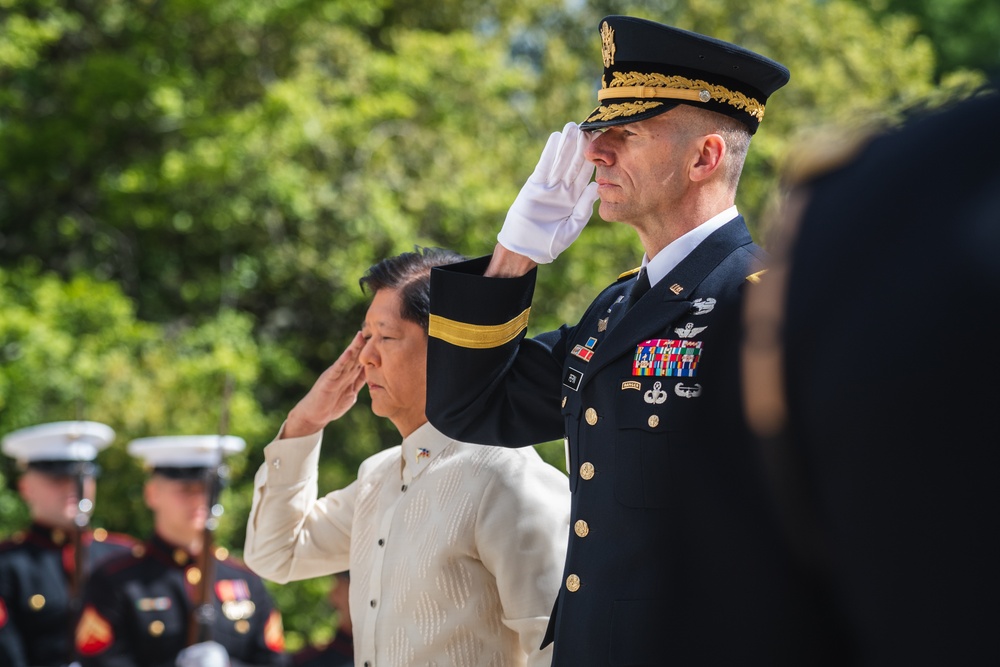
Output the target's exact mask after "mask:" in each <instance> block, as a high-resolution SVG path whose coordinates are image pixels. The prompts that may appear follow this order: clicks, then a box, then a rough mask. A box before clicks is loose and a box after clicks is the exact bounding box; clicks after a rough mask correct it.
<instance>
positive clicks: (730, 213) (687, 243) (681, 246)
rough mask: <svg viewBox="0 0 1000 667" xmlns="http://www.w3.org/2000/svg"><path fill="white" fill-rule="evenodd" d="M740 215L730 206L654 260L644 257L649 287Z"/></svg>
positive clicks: (680, 238) (668, 247) (673, 242)
mask: <svg viewBox="0 0 1000 667" xmlns="http://www.w3.org/2000/svg"><path fill="white" fill-rule="evenodd" d="M738 215H739V211H737V210H736V207H735V206H730V207H729V208H727V209H726V210H725V211H723V212H722V213H719V214H718V215H715V216H713V217H711V218H709V219H708V220H706V221H705V222H703V223H702V224H700V225H698V226H697V227H695V228H694V229H692V230H691V231H689V232H688V233H687V234H684V235H683V236H681V237H679V238H677V239H674V240H673V241H671V242H670V244H669V245H667V247H666V248H664V249H663V250H661V251H660V252H658V253H656V256H655V257H653V259H649V258H647V257H646V256H645V255H643V256H642V266H644V267H646V275H648V276H649V285H650V287H652V286H653V285H655V284H656V283H658V282H659V281H661V280H663V277H664V276H666V275H667V274H668V273H670V272H671V271H673V270H674V268H676V267H677V265H678V264H680V263H681V261H682V260H683V259H684V258H685V257H687V256H688V255H689V254H691V251H692V250H694V249H695V248H697V247H698V244H699V243H701V242H702V241H704V240H705V239H707V238H708V236H709V234H711V233H712V232H714V231H715V230H716V229H718V228H719V227H722V226H723V225H724V224H726V223H727V222H729V221H730V220H732V219H733V218H735V217H736V216H738Z"/></svg>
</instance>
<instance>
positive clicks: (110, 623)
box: [76, 536, 287, 667]
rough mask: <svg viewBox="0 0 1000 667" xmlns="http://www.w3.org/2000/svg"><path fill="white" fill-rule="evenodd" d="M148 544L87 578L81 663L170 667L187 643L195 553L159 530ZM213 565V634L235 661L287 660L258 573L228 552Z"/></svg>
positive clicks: (80, 637) (105, 666) (277, 622)
mask: <svg viewBox="0 0 1000 667" xmlns="http://www.w3.org/2000/svg"><path fill="white" fill-rule="evenodd" d="M143 546H144V547H145V548H144V549H142V550H141V551H139V553H138V554H136V555H128V556H123V557H120V558H115V559H112V560H109V561H107V562H106V563H104V564H103V565H102V566H101V567H100V568H98V569H97V570H96V571H95V572H94V574H93V576H91V578H90V580H89V581H88V582H87V591H86V594H85V596H84V607H83V615H82V617H81V620H80V625H79V626H78V627H77V631H76V647H77V651H78V653H79V656H80V663H81V665H83V667H140V666H141V667H173V665H174V660H175V658H176V657H177V654H178V653H180V651H181V649H183V648H184V646H185V645H186V641H187V632H188V618H189V615H190V610H191V606H192V602H191V599H192V596H193V594H194V585H193V583H196V581H197V579H196V578H195V577H192V571H193V570H197V567H196V565H195V562H194V559H193V558H192V557H191V556H190V555H189V554H188V553H187V552H186V551H184V550H182V549H178V548H176V547H174V546H172V545H170V544H168V543H167V542H165V541H164V540H162V539H160V538H159V537H157V536H154V537H153V538H152V539H151V540H149V541H148V542H146V543H145V544H144V545H143ZM214 568H215V586H214V587H213V588H214V591H215V600H214V604H215V624H214V626H213V636H212V640H213V641H216V642H218V643H220V644H222V645H223V646H224V647H225V648H226V650H227V651H228V653H229V657H230V660H231V662H232V665H233V667H239V666H241V665H284V664H286V662H287V656H286V655H284V654H283V653H282V650H283V644H284V636H283V632H282V628H281V619H280V615H278V612H277V611H276V610H275V609H274V607H273V604H272V601H271V597H270V595H269V594H268V592H267V590H266V589H265V588H264V584H263V582H262V581H261V579H260V577H258V576H257V575H256V574H254V573H252V572H251V571H250V570H248V569H246V568H245V567H244V566H242V565H241V564H239V563H237V562H236V561H234V560H232V559H229V558H227V559H225V560H218V559H216V560H215V563H214Z"/></svg>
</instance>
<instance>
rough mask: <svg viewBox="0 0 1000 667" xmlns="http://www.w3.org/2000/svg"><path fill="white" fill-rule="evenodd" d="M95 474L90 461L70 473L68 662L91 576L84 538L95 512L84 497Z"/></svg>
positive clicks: (88, 500)
mask: <svg viewBox="0 0 1000 667" xmlns="http://www.w3.org/2000/svg"><path fill="white" fill-rule="evenodd" d="M94 474H95V470H94V464H93V463H91V462H89V461H79V462H77V464H76V465H75V467H74V470H73V478H74V481H75V482H76V516H74V517H73V530H72V531H71V533H70V538H71V541H72V545H73V572H72V574H71V575H70V579H69V633H70V643H69V646H70V649H69V650H70V659H72V658H73V646H74V644H75V633H76V621H77V619H78V618H79V617H80V612H81V610H82V609H81V608H82V606H83V589H84V587H85V586H86V584H87V575H89V574H90V572H89V567H88V565H89V563H88V561H89V555H90V545H89V544H88V543H87V541H86V540H85V539H84V535H85V533H86V532H87V527H88V526H89V525H90V514H91V513H92V512H93V511H94V503H93V502H92V501H91V500H90V499H89V498H87V497H86V481H87V478H88V477H91V476H93V475H94Z"/></svg>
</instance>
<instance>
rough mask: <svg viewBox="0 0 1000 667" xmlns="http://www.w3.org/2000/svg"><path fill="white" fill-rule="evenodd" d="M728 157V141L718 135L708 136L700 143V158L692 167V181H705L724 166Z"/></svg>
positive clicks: (690, 171)
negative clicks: (724, 159)
mask: <svg viewBox="0 0 1000 667" xmlns="http://www.w3.org/2000/svg"><path fill="white" fill-rule="evenodd" d="M725 155H726V141H725V139H723V138H722V137H721V136H720V135H718V134H706V135H705V136H703V137H702V138H701V140H700V141H699V143H698V157H697V159H696V160H695V162H694V163H693V164H692V165H691V169H690V170H689V174H690V177H691V180H692V181H704V180H706V179H708V178H709V177H710V176H711V175H712V174H714V173H715V172H716V171H717V170H718V169H719V167H720V166H721V165H722V159H723V158H724V157H725Z"/></svg>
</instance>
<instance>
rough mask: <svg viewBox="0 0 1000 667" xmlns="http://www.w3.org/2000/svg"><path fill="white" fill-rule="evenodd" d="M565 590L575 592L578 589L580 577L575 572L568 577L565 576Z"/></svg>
mask: <svg viewBox="0 0 1000 667" xmlns="http://www.w3.org/2000/svg"><path fill="white" fill-rule="evenodd" d="M566 590H568V591H569V592H570V593H576V592H577V591H578V590H580V577H578V576H576V575H575V574H571V575H569V576H568V577H566Z"/></svg>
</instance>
